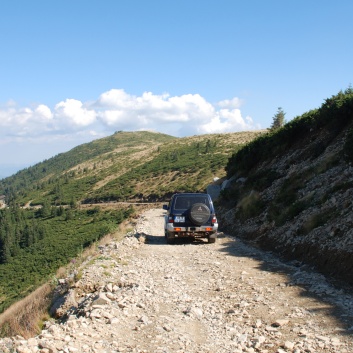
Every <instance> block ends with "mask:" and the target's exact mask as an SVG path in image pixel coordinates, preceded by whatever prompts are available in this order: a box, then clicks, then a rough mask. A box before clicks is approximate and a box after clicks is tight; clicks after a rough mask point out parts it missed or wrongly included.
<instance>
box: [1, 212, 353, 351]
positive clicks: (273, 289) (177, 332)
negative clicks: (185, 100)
mask: <svg viewBox="0 0 353 353" xmlns="http://www.w3.org/2000/svg"><path fill="white" fill-rule="evenodd" d="M163 212H164V211H162V210H160V209H152V210H149V211H146V212H145V213H144V214H142V215H141V216H140V217H139V218H138V220H137V222H136V224H135V225H134V230H133V231H131V232H129V233H128V234H127V235H126V237H125V238H124V240H123V241H122V242H116V241H113V242H111V243H108V244H107V245H106V246H102V247H100V248H99V254H97V255H96V256H95V257H94V258H92V259H91V261H90V262H89V263H86V264H85V266H84V267H82V268H77V269H76V270H77V271H78V272H79V273H81V275H82V277H81V278H80V279H79V280H78V281H76V282H72V279H70V278H68V279H62V280H60V281H59V283H60V285H59V287H58V292H62V293H63V294H65V296H64V298H65V300H64V301H60V300H58V301H57V302H56V305H55V307H54V309H55V311H54V314H55V315H56V316H58V317H60V319H58V320H56V321H54V320H50V321H48V322H47V323H46V324H45V328H44V329H43V331H42V332H41V333H40V334H39V335H38V336H37V337H33V338H30V339H24V338H21V337H19V336H18V337H14V338H6V339H1V340H0V351H1V352H5V353H9V352H18V353H34V352H41V353H71V352H87V353H89V352H95V353H103V352H104V353H113V352H136V353H137V352H146V353H147V352H160V353H162V352H163V353H164V352H179V353H181V352H210V353H211V352H212V353H215V352H216V353H221V352H233V353H240V352H248V353H252V352H253V353H254V352H261V353H275V352H276V353H284V352H292V353H304V352H312V353H314V352H319V353H320V352H330V353H338V352H341V353H344V352H346V353H348V352H352V351H353V338H352V332H353V331H352V330H353V326H352V320H353V297H352V295H350V294H347V293H344V292H343V291H342V290H337V289H335V288H334V287H332V286H331V285H330V284H329V283H328V282H327V281H326V279H325V278H324V277H323V276H322V275H320V274H318V273H315V272H312V271H310V270H309V269H308V268H307V267H306V266H305V265H303V264H301V263H300V262H298V261H294V262H288V263H284V262H281V261H279V260H278V259H277V258H276V257H275V256H274V255H273V254H272V253H268V252H264V251H260V250H257V249H255V248H252V247H251V246H248V245H246V244H244V243H242V241H240V240H239V239H236V238H232V237H229V236H227V235H225V234H220V236H219V239H218V240H217V242H216V243H215V244H207V243H203V242H195V243H193V244H189V243H180V244H177V245H167V244H166V242H165V240H164V237H163Z"/></svg>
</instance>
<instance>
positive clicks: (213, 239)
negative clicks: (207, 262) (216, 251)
mask: <svg viewBox="0 0 353 353" xmlns="http://www.w3.org/2000/svg"><path fill="white" fill-rule="evenodd" d="M215 242H216V238H208V243H209V244H212V243H215Z"/></svg>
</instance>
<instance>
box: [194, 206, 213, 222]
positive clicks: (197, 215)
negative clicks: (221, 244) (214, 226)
mask: <svg viewBox="0 0 353 353" xmlns="http://www.w3.org/2000/svg"><path fill="white" fill-rule="evenodd" d="M210 215H211V211H210V209H209V208H208V207H207V205H205V204H203V203H195V204H193V205H192V207H191V208H190V210H189V218H190V220H191V222H192V223H194V224H195V225H198V226H200V225H202V224H204V223H206V222H207V221H208V219H209V218H210Z"/></svg>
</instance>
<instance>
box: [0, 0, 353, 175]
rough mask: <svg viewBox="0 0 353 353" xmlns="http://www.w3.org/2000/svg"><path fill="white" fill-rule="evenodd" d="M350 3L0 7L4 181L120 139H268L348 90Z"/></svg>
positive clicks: (70, 1) (74, 2)
mask: <svg viewBox="0 0 353 353" xmlns="http://www.w3.org/2000/svg"><path fill="white" fill-rule="evenodd" d="M352 13H353V2H352V1H351V0H336V1H333V0H332V1H328V0H321V1H316V0H305V1H303V0H295V1H294V0H292V1H291V0H287V1H283V0H267V1H263V0H246V1H244V0H242V1H238V0H217V1H213V0H202V1H201V0H188V1H186V0H178V1H168V0H151V1H148V0H105V1H104V0H101V1H98V0H85V1H82V0H60V1H58V0H57V1H54V0H52V1H48V0H31V1H27V0H26V1H25V0H11V1H5V0H0V48H1V55H0V151H1V153H0V178H1V177H4V176H7V175H10V174H12V173H14V172H16V171H17V170H19V169H21V168H23V167H26V166H30V165H33V164H35V163H37V162H39V161H42V160H44V159H47V158H50V157H52V156H54V155H56V154H58V153H61V152H65V151H67V150H69V149H71V148H72V147H74V146H76V145H78V144H81V143H84V142H88V141H91V140H92V139H95V138H100V137H104V136H107V135H110V134H112V133H114V131H118V130H127V131H130V130H143V129H149V130H154V131H159V132H163V133H167V134H170V135H174V136H189V135H195V134H203V133H212V132H232V131H242V130H251V129H259V128H267V127H269V126H270V125H271V122H272V117H273V115H274V114H275V113H276V111H277V108H278V107H282V108H283V110H284V111H285V112H286V119H287V120H291V119H292V118H294V117H296V116H298V115H301V114H303V113H304V112H306V111H308V110H310V109H313V108H317V107H319V106H320V105H321V104H322V102H323V101H324V99H326V98H328V97H330V96H332V95H334V94H336V93H337V92H338V91H339V90H341V89H342V90H345V89H346V88H347V87H348V86H349V85H350V84H352V82H353V78H352V76H353V65H352V63H353V46H352V39H353V21H352V19H351V17H352Z"/></svg>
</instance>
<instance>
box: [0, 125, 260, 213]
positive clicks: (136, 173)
mask: <svg viewBox="0 0 353 353" xmlns="http://www.w3.org/2000/svg"><path fill="white" fill-rule="evenodd" d="M262 133H263V131H253V132H240V133H233V134H214V135H213V134H211V135H202V136H194V137H189V138H175V137H172V136H168V135H163V134H159V133H152V132H147V131H143V132H118V133H115V134H114V135H112V136H110V137H107V138H104V139H100V140H96V141H93V142H91V143H87V144H84V145H81V146H78V147H76V148H74V149H72V150H71V151H69V152H67V153H63V154H60V155H58V156H56V157H53V158H51V159H49V160H47V161H44V162H42V163H39V164H37V165H35V166H33V167H31V168H28V169H25V170H23V171H20V172H18V173H17V174H16V175H14V176H12V177H9V178H6V179H3V180H2V181H0V194H5V195H6V199H7V203H9V204H10V203H11V202H13V201H14V200H15V201H16V203H17V204H20V205H22V206H23V205H26V204H28V203H29V202H30V203H31V205H32V206H34V205H43V204H44V203H49V204H51V205H67V204H70V203H76V202H81V203H97V202H106V201H125V200H140V201H143V200H151V199H163V198H164V197H165V196H166V195H169V194H170V193H171V192H174V191H176V190H178V191H200V190H204V189H205V188H206V186H207V184H209V183H210V182H211V181H212V179H213V177H215V176H222V175H224V166H225V165H226V163H227V160H228V158H229V156H230V155H231V154H232V153H234V151H236V150H237V149H239V148H240V146H242V145H244V144H245V143H247V142H249V141H250V140H252V139H253V138H255V137H257V136H259V135H260V134H262Z"/></svg>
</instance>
